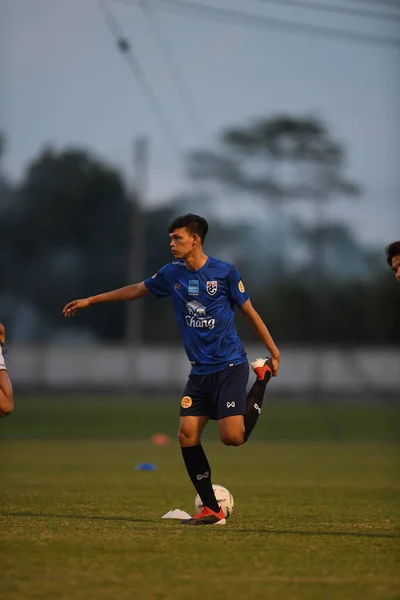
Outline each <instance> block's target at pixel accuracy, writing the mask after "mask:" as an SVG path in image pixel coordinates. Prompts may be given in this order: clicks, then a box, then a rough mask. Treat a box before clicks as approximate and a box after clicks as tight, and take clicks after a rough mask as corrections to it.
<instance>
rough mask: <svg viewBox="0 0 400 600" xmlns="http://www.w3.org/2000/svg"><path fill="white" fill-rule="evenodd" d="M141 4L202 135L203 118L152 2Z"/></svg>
mask: <svg viewBox="0 0 400 600" xmlns="http://www.w3.org/2000/svg"><path fill="white" fill-rule="evenodd" d="M139 6H140V7H141V9H142V10H143V12H144V14H145V15H146V18H147V21H148V23H149V26H150V28H151V29H152V31H153V35H154V37H155V39H156V42H157V44H158V47H159V50H160V53H161V54H162V56H163V58H164V61H165V64H166V65H167V69H168V70H169V73H170V77H171V79H172V81H173V82H174V84H175V87H176V89H177V90H178V93H179V95H180V97H181V100H182V103H183V105H184V106H185V108H186V112H187V114H188V116H189V119H190V120H191V122H192V125H193V127H194V129H195V130H196V132H197V133H199V134H200V135H201V134H202V132H203V131H204V127H203V125H202V121H201V118H200V116H199V113H198V112H197V110H196V109H195V106H194V103H193V100H192V97H191V94H190V92H189V89H188V87H187V85H186V84H185V81H184V79H183V77H182V75H181V72H180V70H179V68H178V66H177V64H176V63H175V61H174V58H173V55H172V52H171V50H170V47H169V45H168V42H167V39H166V37H165V36H164V35H163V34H162V31H161V28H160V27H158V24H157V20H156V18H155V15H154V13H153V10H152V8H151V6H150V3H149V2H148V1H147V0H139Z"/></svg>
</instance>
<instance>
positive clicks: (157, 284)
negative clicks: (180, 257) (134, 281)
mask: <svg viewBox="0 0 400 600" xmlns="http://www.w3.org/2000/svg"><path fill="white" fill-rule="evenodd" d="M168 270H169V265H165V266H164V267H162V268H161V269H160V270H159V271H157V273H154V275H152V276H151V277H149V278H148V279H145V280H144V285H145V286H146V287H147V289H148V290H149V292H150V294H153V295H154V296H156V298H166V297H167V296H170V295H171V287H170V284H169V278H168Z"/></svg>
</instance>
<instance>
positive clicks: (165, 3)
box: [111, 0, 400, 47]
mask: <svg viewBox="0 0 400 600" xmlns="http://www.w3.org/2000/svg"><path fill="white" fill-rule="evenodd" d="M111 1H113V2H119V3H121V4H126V5H131V6H132V5H137V4H138V2H139V1H140V0H111ZM152 3H153V5H154V4H156V8H157V9H159V10H166V11H167V12H172V13H178V14H183V13H185V12H186V13H188V14H190V15H192V16H194V17H200V18H205V19H209V20H212V21H222V22H227V23H232V24H234V25H242V26H244V27H250V28H252V29H280V30H281V31H285V32H288V33H295V34H299V33H306V34H310V35H319V36H321V35H322V36H325V37H331V38H338V39H342V40H348V41H351V42H356V43H361V44H379V45H384V46H396V47H399V46H400V39H399V38H394V37H387V36H379V35H374V34H368V33H365V34H364V33H360V32H358V31H351V30H345V29H340V28H335V27H327V26H323V25H315V24H312V23H302V22H300V21H287V20H284V19H277V18H275V17H265V16H264V15H255V14H251V13H246V12H243V11H237V10H231V9H225V8H219V7H216V6H211V5H209V4H207V5H206V4H198V3H195V2H186V1H183V0H152Z"/></svg>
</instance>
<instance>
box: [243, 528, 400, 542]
mask: <svg viewBox="0 0 400 600" xmlns="http://www.w3.org/2000/svg"><path fill="white" fill-rule="evenodd" d="M235 532H239V533H264V534H266V535H274V534H275V535H317V536H318V535H328V536H329V535H330V536H334V537H340V536H343V537H363V538H375V539H379V538H383V539H400V535H399V534H396V533H362V532H357V531H301V530H300V531H299V530H297V531H296V530H293V529H287V530H285V529H263V528H262V527H261V528H260V529H235Z"/></svg>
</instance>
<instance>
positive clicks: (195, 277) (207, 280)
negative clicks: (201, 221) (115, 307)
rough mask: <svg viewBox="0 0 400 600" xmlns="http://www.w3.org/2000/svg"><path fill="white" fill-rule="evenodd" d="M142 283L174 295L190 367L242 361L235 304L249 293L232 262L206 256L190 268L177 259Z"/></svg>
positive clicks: (202, 369) (207, 369) (198, 370)
mask: <svg viewBox="0 0 400 600" xmlns="http://www.w3.org/2000/svg"><path fill="white" fill-rule="evenodd" d="M144 284H145V286H146V287H147V289H148V290H149V292H151V293H152V294H154V295H155V296H156V297H157V298H163V297H166V296H171V297H172V301H173V305H174V310H175V316H176V320H177V323H178V326H179V330H180V333H181V337H182V341H183V345H184V347H185V350H186V354H187V357H188V358H189V360H190V362H191V364H192V373H194V374H199V375H203V374H207V373H215V372H217V371H222V370H223V369H225V368H226V367H228V366H233V365H239V364H241V363H243V362H246V360H247V356H246V352H245V350H244V348H243V345H242V342H241V341H240V339H239V336H238V334H237V331H236V327H235V321H234V307H235V306H238V307H241V306H242V305H243V304H244V303H245V302H246V300H248V299H249V296H248V294H247V292H246V290H245V288H244V285H243V283H242V281H241V279H240V275H239V272H238V270H237V269H236V267H234V266H233V265H230V264H229V263H226V262H223V261H222V260H218V259H216V258H212V257H211V256H209V257H208V259H207V262H206V263H205V265H204V266H203V267H202V268H201V269H199V270H198V271H190V270H189V269H188V268H187V267H186V264H185V262H184V261H181V260H177V261H173V262H171V263H169V264H167V265H165V266H164V267H162V269H160V270H159V271H158V272H157V273H156V274H155V275H153V277H150V278H149V279H146V280H145V282H144Z"/></svg>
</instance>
